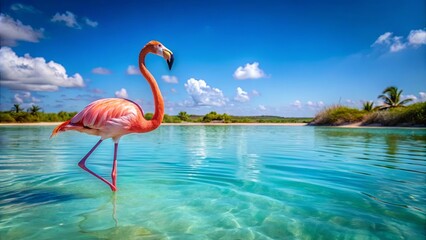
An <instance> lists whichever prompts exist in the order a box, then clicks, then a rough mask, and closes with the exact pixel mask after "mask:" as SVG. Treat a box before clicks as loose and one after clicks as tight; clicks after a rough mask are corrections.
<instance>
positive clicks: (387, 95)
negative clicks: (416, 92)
mask: <svg viewBox="0 0 426 240" xmlns="http://www.w3.org/2000/svg"><path fill="white" fill-rule="evenodd" d="M401 93H402V90H398V88H397V87H394V86H390V87H387V88H386V89H385V90H384V91H383V94H381V95H379V96H378V98H381V99H383V105H382V106H381V107H380V109H388V108H395V107H402V106H404V104H406V103H409V102H411V101H413V99H411V98H407V99H404V100H402V101H401Z"/></svg>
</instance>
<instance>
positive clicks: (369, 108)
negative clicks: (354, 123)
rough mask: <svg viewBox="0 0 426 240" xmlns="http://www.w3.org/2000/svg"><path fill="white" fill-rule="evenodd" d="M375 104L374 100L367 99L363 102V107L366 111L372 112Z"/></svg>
mask: <svg viewBox="0 0 426 240" xmlns="http://www.w3.org/2000/svg"><path fill="white" fill-rule="evenodd" d="M373 105H374V102H373V101H366V102H364V103H363V104H362V108H363V110H364V111H367V112H371V111H373V109H374V108H373Z"/></svg>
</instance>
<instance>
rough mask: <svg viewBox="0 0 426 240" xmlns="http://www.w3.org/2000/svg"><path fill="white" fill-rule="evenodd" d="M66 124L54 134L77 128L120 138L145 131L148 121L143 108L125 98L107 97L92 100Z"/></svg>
mask: <svg viewBox="0 0 426 240" xmlns="http://www.w3.org/2000/svg"><path fill="white" fill-rule="evenodd" d="M66 123H67V124H65V125H59V126H58V129H56V131H55V130H54V132H53V135H55V134H57V133H58V132H62V131H69V130H75V131H79V132H84V133H87V134H91V135H97V136H100V137H101V139H102V140H104V139H107V138H113V139H114V140H116V139H119V138H120V137H121V136H123V135H126V134H129V133H140V132H144V131H143V130H144V129H145V128H144V126H145V125H146V123H147V121H146V120H145V118H144V114H143V110H142V108H141V107H140V106H139V105H138V104H136V103H135V102H133V101H131V100H128V99H123V98H105V99H100V100H97V101H94V102H92V103H91V104H89V105H88V106H86V107H85V108H84V109H83V110H82V111H81V112H79V113H78V114H77V115H75V116H74V117H73V118H72V119H71V120H70V121H69V122H66Z"/></svg>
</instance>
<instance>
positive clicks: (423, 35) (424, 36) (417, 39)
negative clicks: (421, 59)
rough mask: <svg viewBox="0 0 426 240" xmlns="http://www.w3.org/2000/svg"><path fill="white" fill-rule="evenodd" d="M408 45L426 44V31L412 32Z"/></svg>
mask: <svg viewBox="0 0 426 240" xmlns="http://www.w3.org/2000/svg"><path fill="white" fill-rule="evenodd" d="M408 43H409V44H412V45H422V44H426V31H425V30H422V29H419V30H411V31H410V34H409V35H408Z"/></svg>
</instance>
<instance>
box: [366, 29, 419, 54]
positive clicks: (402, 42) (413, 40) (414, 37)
mask: <svg viewBox="0 0 426 240" xmlns="http://www.w3.org/2000/svg"><path fill="white" fill-rule="evenodd" d="M424 44H426V31H425V30H422V29H418V30H411V31H410V33H409V34H408V36H407V38H406V39H404V38H403V37H402V36H393V33H392V32H386V33H384V34H382V35H380V36H379V37H378V38H377V40H376V41H375V42H374V43H373V44H372V45H371V46H372V47H373V46H374V47H375V46H385V47H386V48H388V49H389V51H390V52H393V53H394V52H399V51H401V50H404V49H406V48H408V47H410V46H411V47H419V46H420V45H424Z"/></svg>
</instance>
